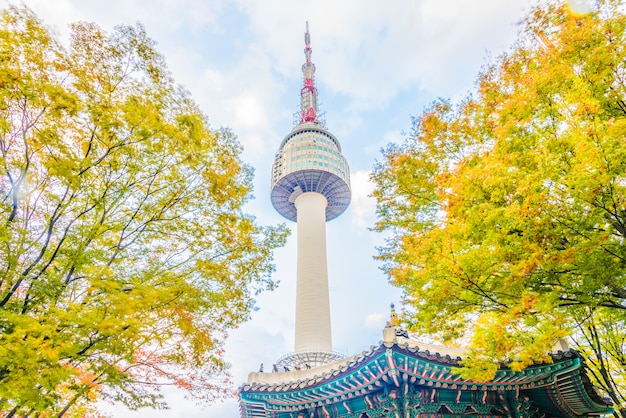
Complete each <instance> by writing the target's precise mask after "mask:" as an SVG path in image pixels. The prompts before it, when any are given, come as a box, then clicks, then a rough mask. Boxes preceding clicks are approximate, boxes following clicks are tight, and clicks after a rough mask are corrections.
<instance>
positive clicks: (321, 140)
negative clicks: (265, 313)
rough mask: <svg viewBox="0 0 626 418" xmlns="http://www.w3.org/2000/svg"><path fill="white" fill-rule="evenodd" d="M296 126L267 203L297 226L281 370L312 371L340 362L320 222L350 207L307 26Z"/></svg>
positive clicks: (346, 173) (346, 180)
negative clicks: (292, 321)
mask: <svg viewBox="0 0 626 418" xmlns="http://www.w3.org/2000/svg"><path fill="white" fill-rule="evenodd" d="M304 43H305V48H304V54H305V57H306V61H305V63H304V65H303V66H302V74H303V79H304V83H303V87H302V90H300V115H299V118H298V119H299V122H298V123H297V124H296V126H295V127H294V128H293V129H292V130H291V132H290V133H289V134H288V135H287V136H286V137H285V138H284V139H283V141H282V142H281V144H280V148H279V149H278V152H277V153H276V158H275V159H274V164H273V167H272V204H273V205H274V208H275V209H276V210H277V211H278V213H280V214H281V215H283V216H284V217H285V218H287V219H289V220H291V221H294V222H296V223H297V240H298V250H297V251H298V260H297V262H298V268H297V285H296V330H295V331H296V332H295V353H293V354H290V355H287V356H284V357H283V358H281V359H280V360H279V361H278V363H277V366H278V367H279V368H280V367H282V368H283V369H291V368H294V367H295V368H305V367H307V368H308V367H316V366H319V365H322V364H326V363H329V362H332V361H335V360H337V359H338V358H341V355H339V354H337V353H334V352H333V350H332V338H331V329H330V302H329V295H328V269H327V263H326V222H327V221H330V220H332V219H335V218H336V217H337V216H339V215H341V214H342V213H343V212H344V211H345V210H346V208H347V207H348V205H349V204H350V172H349V168H348V163H347V162H346V159H345V157H344V156H343V155H342V154H341V145H340V144H339V141H338V140H337V138H335V136H334V135H333V134H331V133H330V132H329V131H328V130H326V126H325V123H324V121H323V120H321V119H320V118H319V109H318V99H317V89H316V87H315V65H314V64H313V63H312V62H311V51H312V50H311V36H310V35H309V24H308V22H307V24H306V32H305V34H304Z"/></svg>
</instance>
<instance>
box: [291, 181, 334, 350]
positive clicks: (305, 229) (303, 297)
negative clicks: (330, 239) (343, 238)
mask: <svg viewBox="0 0 626 418" xmlns="http://www.w3.org/2000/svg"><path fill="white" fill-rule="evenodd" d="M294 203H295V205H296V209H297V211H298V215H297V221H298V228H297V234H298V281H297V289H296V353H302V352H306V351H322V352H332V346H333V344H332V337H331V332H330V301H329V296H328V268H327V267H326V205H327V204H328V202H327V201H326V198H325V197H324V196H323V195H321V194H319V193H315V192H307V193H303V194H301V195H300V196H298V197H297V198H296V201H295V202H294Z"/></svg>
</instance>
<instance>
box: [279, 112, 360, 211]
mask: <svg viewBox="0 0 626 418" xmlns="http://www.w3.org/2000/svg"><path fill="white" fill-rule="evenodd" d="M306 192H316V193H319V194H321V195H323V196H324V197H325V198H326V200H327V201H328V205H327V206H326V221H330V220H332V219H335V218H336V217H337V216H339V215H341V214H342V213H343V212H344V211H345V210H346V208H347V207H348V205H349V204H350V197H351V192H350V169H349V167H348V163H347V161H346V158H345V157H344V156H343V155H342V154H341V145H339V141H338V140H337V138H335V136H334V135H333V134H331V133H330V132H328V131H327V130H326V129H325V128H324V127H323V126H322V124H321V123H319V122H317V121H315V122H303V123H300V124H299V125H297V126H296V127H295V128H294V129H293V130H292V131H291V132H290V133H289V134H288V135H287V136H286V137H285V139H283V141H282V143H281V144H280V147H279V149H278V152H277V153H276V158H275V159H274V164H273V167H272V195H271V199H272V205H273V206H274V208H275V209H276V211H277V212H278V213H280V214H281V215H283V216H284V217H285V218H287V219H289V220H291V221H294V222H295V221H296V215H297V212H296V206H295V200H296V198H297V197H298V196H300V195H301V194H302V193H306Z"/></svg>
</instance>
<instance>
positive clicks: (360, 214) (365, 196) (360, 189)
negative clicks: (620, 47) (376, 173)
mask: <svg viewBox="0 0 626 418" xmlns="http://www.w3.org/2000/svg"><path fill="white" fill-rule="evenodd" d="M369 176H370V173H369V172H368V171H357V172H354V173H351V175H350V186H351V188H352V201H351V202H350V211H351V217H352V221H353V222H354V223H355V224H356V225H358V226H360V227H364V228H369V227H372V226H374V220H375V217H376V200H375V199H374V198H373V197H372V196H371V194H372V192H373V191H374V184H373V183H372V182H371V180H370V178H369Z"/></svg>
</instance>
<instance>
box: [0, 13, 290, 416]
mask: <svg viewBox="0 0 626 418" xmlns="http://www.w3.org/2000/svg"><path fill="white" fill-rule="evenodd" d="M0 56H1V59H0V151H1V155H0V166H1V167H2V177H1V178H0V411H3V414H4V416H7V417H11V416H40V414H43V415H41V416H44V415H45V416H52V415H55V416H63V415H65V414H67V413H71V414H72V415H80V414H81V413H82V412H84V411H85V410H89V409H92V408H93V406H90V405H92V403H90V401H92V400H93V399H96V398H97V397H98V396H106V397H109V398H112V399H115V400H118V401H122V402H124V403H125V404H126V405H128V406H129V407H131V408H138V407H143V406H150V407H164V404H163V403H162V401H161V398H160V396H159V393H158V391H155V390H153V389H154V388H157V389H158V387H159V386H161V385H164V384H168V385H176V386H179V387H181V388H183V389H186V390H188V391H189V393H190V394H191V395H193V396H197V397H200V398H203V399H207V400H212V399H215V398H217V397H221V396H223V395H224V394H225V393H226V391H227V389H225V388H226V387H227V385H226V384H225V379H226V378H227V373H226V369H227V365H226V364H225V362H224V358H223V345H222V344H223V340H224V338H225V336H226V333H227V330H228V329H230V328H234V327H236V326H237V325H238V324H239V323H241V322H242V321H244V320H246V319H247V318H248V315H249V312H250V310H251V307H252V304H253V299H252V297H253V295H254V294H255V292H258V291H261V290H263V289H271V288H273V287H274V285H275V283H274V282H273V281H272V280H271V278H270V273H271V272H272V271H273V265H272V264H271V263H272V251H273V249H274V248H276V247H277V246H280V245H282V244H283V243H284V240H285V235H286V231H285V229H284V226H278V227H263V226H259V225H257V224H256V223H255V221H254V219H253V218H252V217H251V216H249V215H246V214H244V213H243V212H242V206H243V204H244V203H245V202H246V201H247V200H248V199H249V198H250V196H251V194H250V193H251V178H252V170H251V169H250V168H249V167H247V166H245V165H243V164H242V163H241V161H240V159H239V154H240V145H238V142H237V140H236V138H235V136H234V135H233V134H232V132H230V131H228V130H224V129H223V130H221V131H219V132H216V131H212V130H211V129H210V128H209V126H208V122H207V119H206V117H205V116H204V115H203V114H202V113H201V112H200V110H199V109H198V107H197V105H196V104H195V103H194V102H193V100H192V99H191V98H190V97H189V95H188V93H187V92H185V91H184V90H182V89H181V88H179V87H177V86H176V85H175V84H174V81H173V80H172V78H171V76H170V74H169V73H168V72H167V69H166V66H165V63H164V60H163V57H162V56H161V55H159V54H158V53H157V52H156V50H155V49H154V42H153V41H152V40H150V39H149V38H148V37H147V36H146V33H145V31H144V29H143V28H142V27H141V26H140V25H137V26H135V27H128V26H122V27H118V28H117V29H116V30H115V31H114V33H113V34H111V35H108V34H106V33H105V32H103V31H102V30H101V29H100V28H98V27H97V26H96V25H94V24H89V23H77V24H74V25H73V26H72V36H71V44H70V46H69V47H68V48H64V47H62V46H61V45H60V44H59V43H58V42H57V41H56V40H55V39H54V38H53V37H52V36H51V34H50V32H49V31H48V30H47V29H46V28H45V27H44V26H43V25H42V23H41V22H40V21H39V20H38V19H37V17H36V16H34V15H33V14H32V12H31V11H29V10H28V9H26V8H25V7H21V8H16V7H10V8H8V9H7V10H4V11H3V12H2V20H1V26H0ZM44 411H45V414H44Z"/></svg>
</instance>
